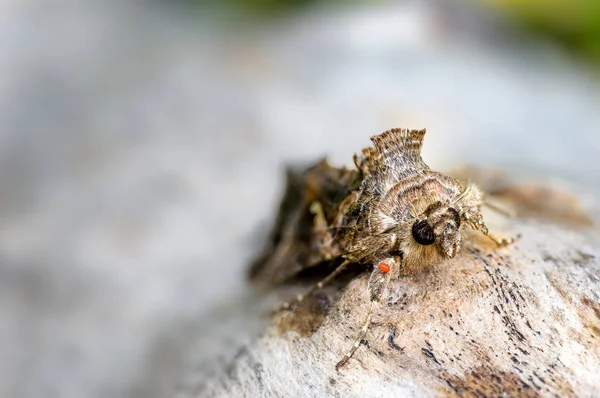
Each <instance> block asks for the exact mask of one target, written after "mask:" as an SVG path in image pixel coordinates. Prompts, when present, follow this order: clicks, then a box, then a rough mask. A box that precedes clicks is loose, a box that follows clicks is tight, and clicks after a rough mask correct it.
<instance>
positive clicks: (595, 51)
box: [192, 0, 600, 69]
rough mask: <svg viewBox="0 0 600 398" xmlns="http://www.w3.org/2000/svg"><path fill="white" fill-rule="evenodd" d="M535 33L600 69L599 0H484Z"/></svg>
mask: <svg viewBox="0 0 600 398" xmlns="http://www.w3.org/2000/svg"><path fill="white" fill-rule="evenodd" d="M192 1H196V2H199V3H200V2H204V1H203V0H192ZM476 2H484V3H487V4H488V5H490V6H492V7H495V8H497V9H498V10H499V11H501V12H504V13H506V14H507V15H508V17H509V18H510V19H513V20H514V21H516V22H517V23H518V24H520V25H522V26H523V27H524V28H525V30H526V31H529V32H531V33H532V34H534V35H539V36H546V37H549V38H551V39H553V40H554V41H556V42H557V43H559V44H560V45H562V46H564V47H566V48H568V49H569V50H570V51H572V52H573V53H574V54H576V55H579V56H581V57H583V58H584V59H587V60H588V61H591V62H592V63H593V64H594V65H595V67H596V68H597V69H600V1H598V0H482V1H476ZM361 3H363V4H373V3H385V1H383V0H346V1H342V0H287V1H280V0H226V1H223V2H217V3H216V4H218V5H219V6H221V7H224V8H226V9H228V10H229V11H231V10H235V11H236V12H238V13H240V14H242V15H244V16H247V17H251V18H258V19H261V18H274V17H280V16H283V15H285V14H286V13H288V12H294V11H299V10H302V9H305V8H308V7H310V6H315V5H318V6H321V7H336V6H348V5H352V4H361Z"/></svg>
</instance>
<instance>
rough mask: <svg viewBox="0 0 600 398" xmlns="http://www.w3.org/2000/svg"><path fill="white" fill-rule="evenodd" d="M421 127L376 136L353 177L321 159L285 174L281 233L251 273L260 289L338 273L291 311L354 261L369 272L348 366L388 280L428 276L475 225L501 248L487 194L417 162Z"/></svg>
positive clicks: (358, 160) (356, 158)
mask: <svg viewBox="0 0 600 398" xmlns="http://www.w3.org/2000/svg"><path fill="white" fill-rule="evenodd" d="M424 136H425V130H424V129H423V130H407V129H398V128H396V129H391V130H388V131H386V132H384V133H382V134H380V135H377V136H374V137H371V141H372V142H373V147H369V148H365V149H363V151H362V155H361V156H357V155H354V164H355V165H356V169H355V170H350V169H346V168H335V167H332V166H330V165H329V164H328V163H327V162H326V161H325V160H322V161H321V162H319V163H318V164H317V165H315V166H313V167H311V168H309V169H307V170H305V171H303V172H296V171H293V170H288V176H287V177H288V181H287V189H286V193H285V195H284V198H283V200H282V203H281V207H280V210H279V214H278V217H277V220H276V223H275V227H274V229H273V232H272V234H271V237H270V239H269V241H268V244H267V247H266V248H265V250H264V251H263V253H262V255H261V256H260V257H259V258H258V259H257V260H256V261H255V262H254V264H253V265H252V267H251V269H250V276H251V278H252V279H253V280H255V281H257V282H259V283H266V284H278V283H282V282H285V281H286V280H288V279H290V278H292V277H293V276H295V275H296V274H298V273H299V272H300V271H303V270H305V269H307V268H310V267H314V266H318V265H320V264H323V263H330V264H334V265H335V266H336V267H335V269H334V270H333V272H331V273H330V274H329V275H328V276H327V277H326V278H325V279H323V280H322V281H320V282H319V283H317V284H316V285H315V286H313V287H312V288H311V289H310V290H309V291H308V292H307V293H306V294H304V295H301V296H298V297H297V298H296V300H295V301H294V302H292V303H289V302H286V303H283V305H282V306H281V308H282V309H289V308H291V307H292V306H293V305H294V304H298V303H300V302H302V301H303V300H304V298H305V297H306V296H307V295H309V294H311V293H313V292H314V291H316V290H318V289H321V288H322V287H323V286H324V285H325V284H326V283H327V282H329V281H331V280H332V279H333V278H335V277H336V276H337V275H339V274H340V273H341V272H342V271H343V270H344V269H345V268H346V267H347V266H348V265H349V264H351V263H360V264H364V265H365V266H366V267H367V268H368V269H370V270H371V276H370V278H369V283H368V288H369V295H370V300H371V305H370V308H369V311H368V313H367V315H366V319H365V322H364V324H363V326H362V329H361V331H360V333H359V336H358V338H357V339H356V341H355V343H354V345H353V346H352V348H351V349H350V351H349V352H348V353H347V354H346V355H345V356H344V358H343V359H342V360H341V361H340V362H338V364H337V365H336V369H338V368H339V367H340V366H342V365H344V364H345V363H346V362H347V361H348V360H349V359H350V357H351V356H352V355H353V354H354V352H355V351H356V350H357V348H358V347H359V345H360V342H361V341H362V340H363V339H364V338H365V337H366V333H367V330H368V328H369V325H370V323H371V316H372V314H373V311H374V309H375V308H376V306H377V305H378V304H379V303H380V302H381V300H382V296H383V295H384V292H385V291H386V289H387V286H388V284H389V283H390V280H391V279H392V278H397V277H398V276H400V275H407V274H414V273H418V272H422V271H424V270H426V269H427V268H429V267H431V266H432V265H434V264H437V263H439V262H441V261H443V260H444V259H448V258H452V257H454V256H456V254H457V253H458V252H459V251H460V249H461V246H462V242H463V239H464V238H463V232H464V230H465V228H467V227H470V228H472V229H474V230H477V231H479V232H481V233H483V234H484V235H487V236H488V237H489V238H490V239H492V240H493V241H494V242H496V244H497V245H498V246H505V245H508V244H510V243H512V242H513V239H502V238H498V237H495V236H494V235H492V234H490V233H489V232H488V229H487V227H486V225H485V223H484V221H483V217H482V215H481V212H480V208H481V206H482V205H484V204H485V203H484V200H483V193H482V192H481V191H480V189H479V188H477V186H475V185H473V184H463V183H461V182H459V181H457V180H455V179H454V178H451V177H449V176H447V175H444V174H442V173H439V172H437V171H434V170H431V169H430V168H429V167H428V166H427V165H426V164H425V163H424V162H423V160H422V159H421V147H422V144H423V138H424Z"/></svg>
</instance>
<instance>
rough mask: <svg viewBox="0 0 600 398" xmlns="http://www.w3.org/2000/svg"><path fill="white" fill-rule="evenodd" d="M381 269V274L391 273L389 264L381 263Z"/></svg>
mask: <svg viewBox="0 0 600 398" xmlns="http://www.w3.org/2000/svg"><path fill="white" fill-rule="evenodd" d="M379 269H380V270H381V272H383V273H388V272H390V266H389V264H386V263H381V264H379Z"/></svg>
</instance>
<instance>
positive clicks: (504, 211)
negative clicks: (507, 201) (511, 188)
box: [483, 201, 517, 218]
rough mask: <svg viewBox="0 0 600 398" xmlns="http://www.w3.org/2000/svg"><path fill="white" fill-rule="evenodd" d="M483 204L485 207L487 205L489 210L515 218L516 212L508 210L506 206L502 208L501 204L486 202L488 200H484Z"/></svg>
mask: <svg viewBox="0 0 600 398" xmlns="http://www.w3.org/2000/svg"><path fill="white" fill-rule="evenodd" d="M483 205H484V206H485V207H487V208H488V209H490V210H493V211H495V212H496V213H498V214H502V215H503V216H505V217H507V218H515V217H516V216H517V214H516V212H515V211H514V210H509V209H506V208H503V207H501V206H498V205H497V204H494V203H491V202H488V201H484V202H483Z"/></svg>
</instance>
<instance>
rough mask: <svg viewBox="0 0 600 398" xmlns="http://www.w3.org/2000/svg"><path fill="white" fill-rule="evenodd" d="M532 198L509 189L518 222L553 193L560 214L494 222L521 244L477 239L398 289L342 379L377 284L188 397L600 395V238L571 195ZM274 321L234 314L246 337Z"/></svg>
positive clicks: (219, 372) (294, 318)
mask: <svg viewBox="0 0 600 398" xmlns="http://www.w3.org/2000/svg"><path fill="white" fill-rule="evenodd" d="M480 177H481V176H480ZM479 179H480V180H481V178H479ZM495 181H496V180H495ZM503 181H504V182H505V183H506V181H507V180H506V179H503ZM483 185H485V181H484V182H483ZM511 189H512V191H511ZM523 189H524V188H523V185H519V186H518V187H517V188H511V186H510V184H506V186H505V189H504V190H502V195H501V197H502V199H503V200H504V201H505V202H504V203H511V204H512V205H513V206H514V209H516V210H518V209H519V207H520V206H521V205H523V203H525V204H528V205H530V202H529V200H530V198H531V197H540V194H539V192H546V200H547V201H549V202H550V203H552V205H551V206H543V205H542V206H539V208H538V211H536V212H531V211H527V212H525V213H524V215H522V216H518V218H514V219H509V220H506V221H503V219H502V218H501V217H494V216H493V215H491V214H486V216H487V218H488V219H490V220H491V221H490V222H489V224H491V227H492V228H493V230H494V231H498V232H501V233H502V234H504V235H510V234H513V235H516V234H521V235H522V238H521V239H519V240H518V241H517V242H516V243H514V244H513V245H512V246H510V247H507V248H504V249H497V248H496V247H495V246H494V245H493V244H490V242H489V241H488V240H486V238H484V237H482V236H479V235H472V236H470V239H469V243H468V244H467V245H466V247H465V248H464V249H463V251H462V253H461V254H460V255H459V256H457V257H456V258H454V259H452V260H449V261H447V262H444V263H441V264H439V265H438V266H437V267H435V269H434V270H432V271H431V272H427V273H423V274H419V275H413V276H406V277H401V278H399V279H397V280H395V281H393V282H392V284H391V286H390V289H389V292H388V295H387V300H385V301H384V305H382V306H381V307H380V308H379V309H378V310H377V312H376V314H375V316H374V318H373V325H372V327H371V329H370V332H369V334H368V338H367V339H366V340H364V341H363V346H362V347H360V349H359V350H358V351H357V353H356V354H355V356H354V357H353V358H352V359H351V360H350V361H349V362H348V363H347V364H346V365H345V366H344V367H342V368H341V369H340V370H339V371H338V372H336V370H335V364H336V362H337V361H338V360H340V359H341V358H342V356H343V354H344V353H345V352H346V351H347V350H348V349H349V348H350V346H351V345H352V343H353V341H354V338H355V337H356V336H357V333H358V331H359V328H360V326H361V325H362V323H363V321H364V317H365V314H366V312H367V308H368V303H369V300H368V293H367V281H368V276H369V273H362V274H361V273H359V274H358V275H347V278H346V279H348V278H351V277H352V276H353V277H352V278H351V281H350V282H349V283H348V284H347V287H346V284H345V283H344V282H343V281H338V282H337V284H336V285H334V286H332V287H330V288H329V289H326V290H325V291H323V292H320V293H317V294H315V295H314V296H313V297H312V298H311V299H310V300H307V301H306V302H305V303H304V304H303V305H301V306H300V307H299V308H297V309H296V310H295V311H293V312H291V313H282V314H278V315H276V316H274V318H273V320H272V322H271V324H270V325H269V326H268V327H266V329H265V330H264V331H263V332H262V333H260V335H259V337H257V338H255V339H253V340H246V341H245V342H244V343H239V342H238V345H235V344H233V345H234V346H235V348H233V347H231V348H232V351H231V353H229V354H223V353H221V354H220V356H219V355H217V357H219V359H215V358H213V359H210V358H205V361H204V362H203V364H202V366H199V367H197V368H196V369H194V370H193V371H190V372H189V374H188V378H187V384H185V383H184V385H183V386H182V388H181V389H180V395H181V396H182V397H190V398H191V397H206V396H211V397H231V396H253V397H258V396H261V397H264V396H269V397H270V396H294V397H304V396H336V397H354V396H356V397H358V396H361V397H363V396H500V395H508V396H517V395H518V396H532V397H533V396H561V397H564V396H598V395H599V394H600V378H598V374H597V373H598V370H600V368H599V364H600V238H599V236H600V235H599V234H598V228H597V226H595V225H594V223H593V222H592V220H591V219H589V218H587V219H586V218H585V214H584V213H583V210H581V209H579V208H577V209H578V210H577V211H571V212H569V211H567V210H566V209H563V210H561V209H560V206H561V204H562V206H563V207H567V206H568V207H570V208H573V206H576V205H577V203H574V202H573V197H572V196H571V195H568V194H566V193H564V192H562V193H561V192H560V191H559V190H557V189H555V188H549V187H544V186H529V188H528V192H532V193H531V194H530V195H522V191H523ZM511 192H512V193H511ZM548 192H555V193H556V195H554V196H552V195H550V196H549V195H548V194H547V193H548ZM524 196H525V197H526V199H523V197H524ZM553 198H554V199H553ZM539 199H540V200H542V201H543V200H544V198H543V197H540V198H539ZM563 199H564V200H563ZM523 201H525V202H523ZM544 212H552V213H553V214H551V215H549V214H545V213H544ZM517 213H519V212H518V211H517ZM556 214H561V215H562V218H558V217H557V216H556ZM573 217H574V218H575V219H573ZM582 217H584V219H582ZM582 220H585V222H583V221H582ZM309 284H310V281H304V282H302V281H301V283H300V285H302V287H303V288H306V287H307V286H308V285H309ZM296 289H301V288H300V287H298V286H296V287H294V288H291V287H287V288H285V289H281V291H280V292H279V293H280V294H279V295H280V297H290V296H292V295H293V291H295V290H296ZM299 291H300V290H299ZM259 297H260V296H259ZM270 304H272V303H270ZM260 311H262V317H263V319H264V317H266V315H265V314H266V313H267V311H264V308H263V309H262V310H261V309H259V306H258V305H256V303H254V304H247V305H245V306H242V307H240V308H239V309H237V310H234V311H233V313H232V314H231V319H236V318H237V319H238V322H239V326H238V327H237V331H238V332H237V333H240V331H241V329H242V328H241V326H242V325H244V324H245V323H246V322H248V321H249V320H252V319H253V317H254V316H256V317H260V316H261V315H259V313H260ZM244 319H245V320H244ZM254 324H256V323H254ZM230 326H231V323H230V324H229V327H230ZM221 328H227V327H226V326H222V327H221ZM241 334H242V335H244V333H243V332H241ZM221 338H222V339H223V338H224V337H223V336H222V337H221ZM194 355H202V353H200V352H196V353H195V354H194Z"/></svg>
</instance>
